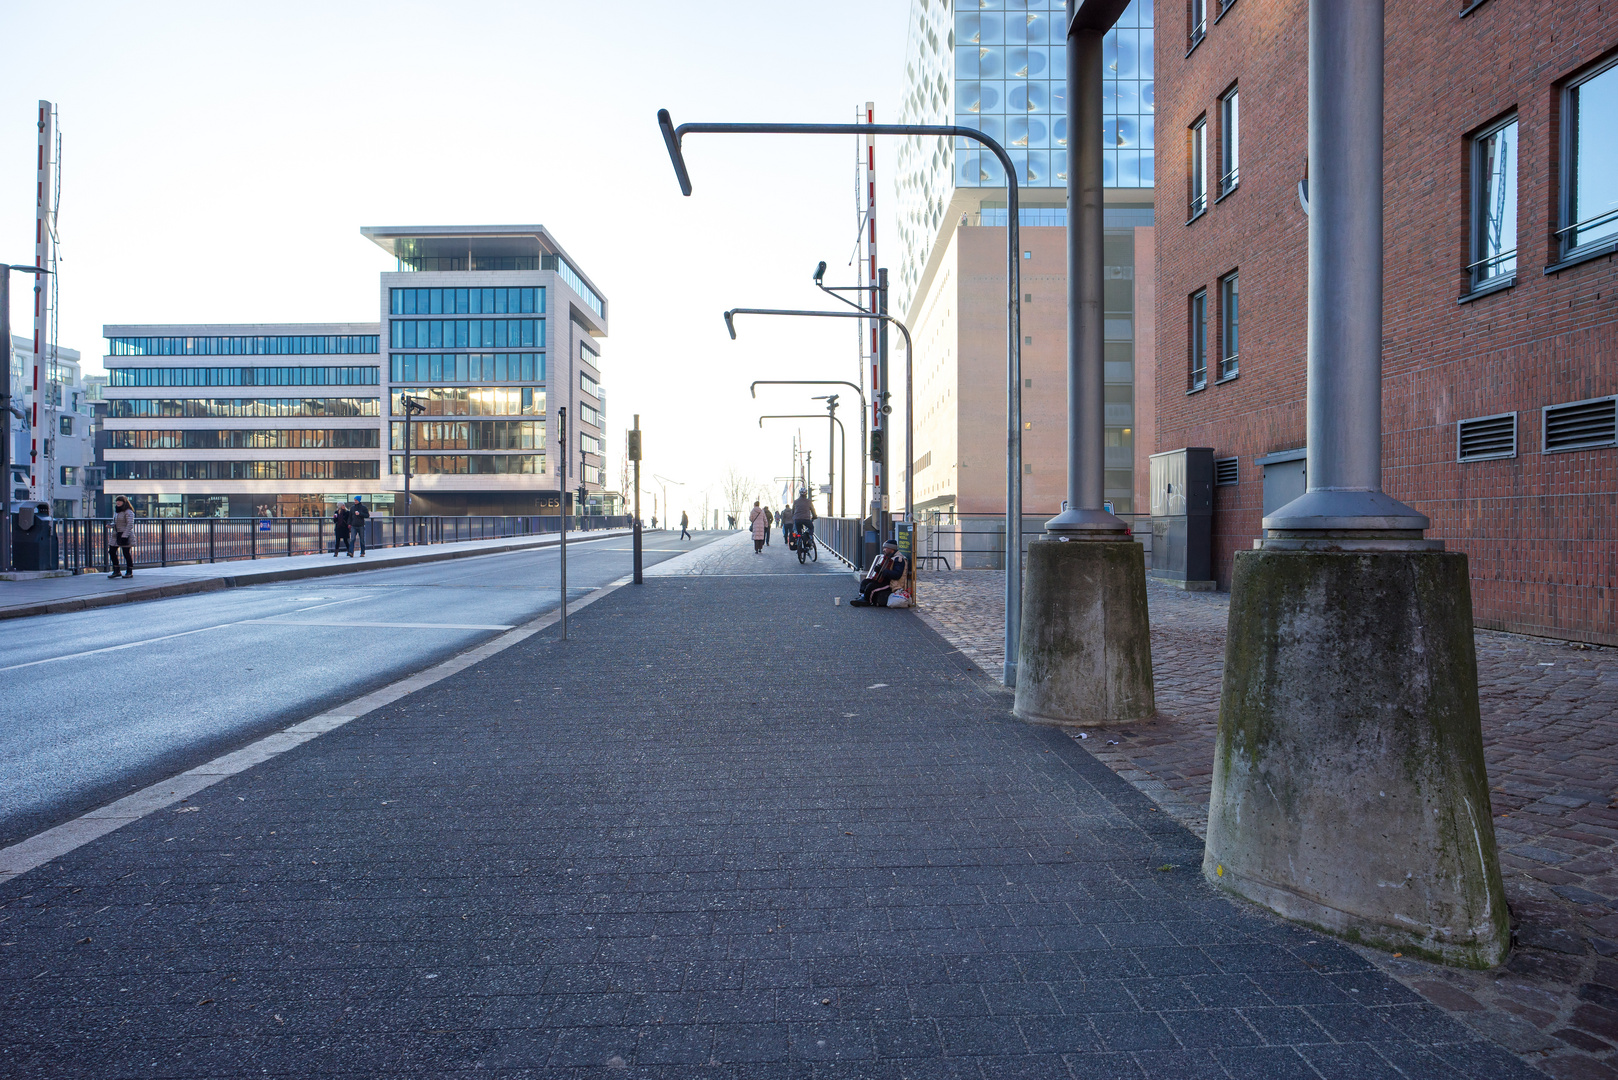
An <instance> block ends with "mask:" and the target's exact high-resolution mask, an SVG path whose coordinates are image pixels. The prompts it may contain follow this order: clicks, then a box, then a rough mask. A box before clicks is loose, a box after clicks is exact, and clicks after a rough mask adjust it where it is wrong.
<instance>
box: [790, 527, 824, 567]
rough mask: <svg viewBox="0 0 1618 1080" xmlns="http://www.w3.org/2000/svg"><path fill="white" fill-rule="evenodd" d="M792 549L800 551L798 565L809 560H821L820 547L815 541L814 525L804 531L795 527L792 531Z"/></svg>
mask: <svg viewBox="0 0 1618 1080" xmlns="http://www.w3.org/2000/svg"><path fill="white" fill-rule="evenodd" d="M791 546H792V550H793V551H796V552H797V553H798V565H799V566H802V565H803V564H804V563H805V562H806V561H807V562H819V561H820V548H819V545H817V544H816V543H815V533H814V527H813V526H810V527H809V528H808V529H806V530H804V531H803V532H799V531H798V530H796V529H794V530H793V532H792V545H791Z"/></svg>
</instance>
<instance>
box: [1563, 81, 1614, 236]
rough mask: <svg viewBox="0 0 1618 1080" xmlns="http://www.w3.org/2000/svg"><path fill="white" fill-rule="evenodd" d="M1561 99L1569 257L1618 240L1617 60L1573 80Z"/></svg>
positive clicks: (1566, 229) (1564, 208)
mask: <svg viewBox="0 0 1618 1080" xmlns="http://www.w3.org/2000/svg"><path fill="white" fill-rule="evenodd" d="M1563 95H1564V96H1563V101H1562V162H1561V164H1562V213H1561V218H1562V221H1561V228H1559V229H1558V230H1557V233H1556V235H1557V237H1558V239H1560V241H1561V257H1562V258H1564V259H1567V258H1572V257H1574V256H1578V255H1583V254H1585V253H1587V252H1592V253H1593V252H1598V251H1606V250H1610V249H1611V248H1612V247H1614V246H1615V244H1618V59H1615V60H1610V61H1608V62H1607V64H1606V65H1605V66H1603V67H1600V68H1597V69H1596V70H1595V71H1592V72H1590V73H1589V74H1587V75H1583V76H1580V77H1579V78H1578V79H1576V80H1574V81H1573V82H1571V83H1569V84H1568V86H1567V88H1566V89H1565V90H1564V91H1563Z"/></svg>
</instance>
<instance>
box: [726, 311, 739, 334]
mask: <svg viewBox="0 0 1618 1080" xmlns="http://www.w3.org/2000/svg"><path fill="white" fill-rule="evenodd" d="M735 314H736V313H735V312H734V311H727V312H725V329H726V330H729V331H730V340H732V341H735V340H736V324H735V322H733V321H732V317H733V316H734V315H735Z"/></svg>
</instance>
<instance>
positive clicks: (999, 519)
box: [916, 510, 1152, 570]
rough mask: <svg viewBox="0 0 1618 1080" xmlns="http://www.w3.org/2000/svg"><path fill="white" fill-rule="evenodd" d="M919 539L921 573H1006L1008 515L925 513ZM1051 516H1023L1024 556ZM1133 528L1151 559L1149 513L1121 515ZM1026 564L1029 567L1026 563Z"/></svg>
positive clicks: (919, 526)
mask: <svg viewBox="0 0 1618 1080" xmlns="http://www.w3.org/2000/svg"><path fill="white" fill-rule="evenodd" d="M919 516H920V519H921V520H920V521H919V522H918V523H917V524H918V532H919V534H920V535H919V536H918V537H917V538H916V567H917V569H919V570H929V569H931V570H1004V569H1005V568H1006V516H1005V515H1004V514H957V513H943V512H940V511H936V510H929V511H924V512H923V513H922V514H920V515H919ZM1054 516H1055V515H1054V514H1052V513H1043V514H1024V515H1023V519H1022V543H1023V555H1024V558H1025V559H1026V557H1027V554H1028V545H1029V544H1031V543H1033V542H1034V541H1035V540H1038V539H1040V538H1041V537H1043V536H1044V535H1045V522H1047V521H1049V520H1050V519H1051V518H1052V517H1054ZM1118 516H1119V517H1120V518H1122V519H1123V520H1124V522H1125V523H1126V524H1128V525H1129V526H1130V529H1131V530H1132V532H1133V536H1134V539H1135V540H1136V541H1137V542H1139V543H1142V544H1144V545H1145V546H1146V552H1147V557H1148V559H1150V556H1151V548H1152V518H1151V515H1150V514H1119V515H1118ZM1025 565H1026V564H1025Z"/></svg>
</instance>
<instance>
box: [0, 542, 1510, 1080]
mask: <svg viewBox="0 0 1618 1080" xmlns="http://www.w3.org/2000/svg"><path fill="white" fill-rule="evenodd" d="M700 557H701V558H702V559H704V560H707V559H710V558H713V553H712V552H710V553H706V554H704V555H702V556H700ZM744 558H746V559H753V558H755V557H754V556H753V555H752V554H751V552H750V551H748V552H747V553H746V554H745V556H744ZM759 565H761V566H762V565H763V564H762V563H759ZM717 569H719V570H721V571H722V570H723V569H724V563H723V561H720V562H719V563H717ZM796 569H797V568H796V564H795V562H794V564H793V565H792V569H791V570H790V571H787V572H785V573H783V574H781V576H765V575H762V574H753V575H751V576H742V575H726V576H723V577H681V576H676V575H670V576H666V577H658V578H652V579H650V580H648V582H647V584H646V585H644V586H641V587H625V588H621V589H619V590H617V591H616V592H613V593H612V594H611V595H608V596H606V597H603V598H602V599H600V600H599V601H597V602H596V603H595V604H593V605H591V606H590V607H588V608H586V609H584V610H583V611H581V612H579V613H578V614H577V615H575V616H574V617H573V618H572V619H571V620H570V636H571V640H570V641H568V642H561V641H558V640H557V639H556V638H555V636H554V633H550V632H542V633H540V634H536V635H534V636H533V637H530V638H528V639H527V640H525V641H523V642H521V643H520V644H517V645H514V646H512V647H511V648H509V649H507V650H506V651H504V652H501V653H499V654H497V655H494V656H492V657H489V658H487V659H485V660H484V661H482V662H480V663H478V664H476V665H473V666H470V667H468V668H466V669H465V670H463V671H461V672H460V673H458V674H455V675H452V676H449V677H448V678H445V679H444V680H442V681H440V682H437V683H435V684H433V685H432V686H430V687H428V688H426V689H424V690H421V691H419V692H417V693H415V694H412V695H410V696H408V697H405V698H402V699H400V700H399V701H397V702H395V703H394V704H392V705H389V706H385V707H383V708H381V709H379V710H377V711H376V712H373V713H370V714H367V715H365V716H362V717H360V718H359V719H356V720H354V721H353V722H351V723H349V724H347V725H346V726H344V727H341V728H339V729H337V730H335V731H333V732H332V733H330V734H328V735H326V736H323V737H321V738H319V739H316V740H314V741H311V742H308V743H305V744H303V745H302V746H300V747H298V748H297V749H294V750H291V751H289V752H287V753H286V754H284V755H282V756H280V757H278V758H276V759H274V760H273V761H270V762H267V763H265V764H264V765H261V766H259V767H257V768H254V769H252V770H250V771H248V772H246V773H242V774H240V775H238V776H235V777H232V778H230V779H228V780H225V781H223V782H221V783H219V784H218V785H216V786H214V787H211V788H209V789H208V790H206V791H204V792H202V793H200V794H198V795H196V796H193V797H192V798H191V799H190V800H189V802H188V803H186V804H185V805H183V806H181V807H178V808H177V809H176V811H175V812H163V813H160V814H157V815H154V816H152V817H148V818H146V819H143V820H141V821H138V822H135V823H133V824H131V825H128V826H126V827H125V828H123V829H121V830H119V831H117V832H114V833H112V834H110V835H108V836H105V837H103V838H102V839H100V840H97V841H95V842H93V843H91V844H88V845H86V846H85V847H82V848H80V849H78V850H77V851H75V852H73V853H72V854H70V855H68V856H64V857H63V858H61V859H59V860H57V861H56V862H54V863H51V864H48V865H47V866H44V867H41V868H40V869H38V870H36V871H34V872H32V873H29V874H27V875H24V876H21V877H18V878H16V879H14V880H13V881H11V882H8V883H6V884H5V885H0V1075H5V1076H46V1075H50V1076H72V1075H88V1076H97V1077H121V1076H131V1077H133V1076H140V1077H160V1076H163V1077H169V1076H176V1077H177V1076H186V1077H191V1076H239V1075H243V1074H246V1073H253V1074H255V1075H258V1074H263V1075H283V1076H309V1075H316V1074H319V1075H352V1076H393V1075H432V1076H443V1075H450V1074H455V1073H463V1072H464V1073H472V1072H476V1073H478V1074H480V1075H484V1074H488V1075H498V1076H538V1077H565V1078H583V1077H598V1076H620V1075H622V1076H631V1077H669V1078H674V1077H679V1078H688V1077H714V1078H728V1080H742V1078H747V1080H755V1078H772V1077H827V1078H845V1077H846V1078H856V1077H857V1078H860V1080H867V1078H876V1080H882V1078H886V1077H927V1078H933V1077H979V1078H989V1077H1013V1076H1021V1077H1040V1078H1047V1077H1064V1076H1071V1077H1079V1078H1086V1080H1091V1078H1109V1077H1136V1078H1145V1077H1152V1078H1169V1080H1173V1078H1181V1077H1184V1078H1192V1077H1196V1078H1202V1077H1229V1078H1241V1080H1265V1078H1290V1077H1309V1078H1314V1080H1332V1078H1339V1077H1341V1078H1345V1080H1346V1078H1350V1077H1352V1078H1356V1080H1357V1078H1361V1077H1397V1076H1404V1077H1409V1078H1418V1077H1419V1078H1445V1080H1450V1078H1456V1077H1478V1078H1483V1077H1488V1078H1518V1080H1527V1078H1530V1077H1532V1075H1533V1073H1532V1072H1531V1070H1529V1069H1527V1067H1525V1066H1524V1065H1523V1064H1522V1063H1521V1062H1520V1061H1519V1060H1518V1059H1517V1058H1516V1057H1514V1056H1513V1055H1511V1054H1509V1053H1507V1052H1506V1051H1505V1050H1503V1049H1501V1048H1500V1047H1499V1046H1498V1045H1496V1044H1495V1043H1494V1042H1491V1041H1489V1040H1488V1039H1485V1038H1482V1037H1480V1036H1478V1035H1477V1034H1476V1032H1474V1031H1473V1030H1472V1029H1471V1028H1470V1027H1468V1026H1467V1025H1465V1024H1462V1023H1459V1022H1457V1021H1456V1020H1454V1019H1453V1018H1451V1017H1450V1016H1447V1015H1446V1014H1445V1013H1444V1012H1443V1011H1442V1010H1440V1009H1437V1008H1434V1007H1433V1006H1432V1005H1430V1004H1428V1003H1426V1002H1424V1001H1422V1000H1421V998H1420V997H1418V996H1417V995H1416V994H1414V993H1412V992H1411V991H1410V990H1409V989H1407V988H1406V987H1404V986H1402V985H1400V984H1399V983H1398V982H1397V981H1395V980H1393V979H1390V978H1388V977H1387V976H1386V975H1385V974H1383V973H1382V972H1379V971H1377V970H1376V969H1375V968H1374V967H1373V966H1372V965H1371V964H1369V963H1368V962H1367V961H1366V960H1365V959H1364V958H1362V957H1361V956H1360V955H1359V954H1358V953H1357V952H1356V951H1355V950H1353V949H1350V948H1348V947H1346V946H1344V945H1341V944H1339V943H1337V942H1334V941H1331V940H1329V939H1325V938H1322V937H1320V936H1319V935H1317V934H1314V933H1312V932H1308V931H1305V930H1302V929H1300V928H1297V927H1293V926H1289V925H1287V924H1285V923H1282V922H1280V921H1279V920H1276V919H1274V918H1271V917H1269V916H1268V915H1266V914H1264V913H1262V912H1258V911H1256V910H1253V909H1250V908H1246V907H1244V906H1242V905H1239V904H1236V903H1234V902H1232V901H1230V900H1229V899H1227V898H1225V897H1223V896H1222V895H1220V894H1218V893H1217V892H1216V891H1215V890H1213V889H1212V888H1211V887H1210V886H1209V885H1208V884H1207V883H1206V882H1204V881H1203V880H1202V877H1201V875H1200V873H1199V872H1198V865H1199V862H1200V843H1199V841H1198V839H1197V837H1196V836H1195V834H1194V833H1192V832H1190V831H1188V830H1187V829H1185V828H1184V827H1183V826H1182V825H1180V824H1179V823H1178V822H1176V821H1175V820H1174V819H1173V817H1172V816H1171V815H1169V814H1167V813H1164V812H1162V811H1161V810H1160V809H1159V808H1158V807H1157V806H1155V805H1153V804H1152V802H1151V801H1150V800H1148V799H1147V798H1146V797H1145V796H1144V795H1142V794H1141V793H1140V792H1139V791H1137V790H1135V789H1134V788H1132V787H1131V786H1129V785H1128V784H1127V783H1125V782H1124V781H1123V780H1121V779H1120V778H1119V777H1117V776H1116V775H1115V774H1114V773H1113V772H1111V771H1110V770H1109V769H1108V768H1107V767H1106V766H1104V765H1102V764H1101V763H1100V762H1099V761H1098V760H1097V759H1096V758H1095V757H1093V756H1091V755H1090V754H1088V753H1086V752H1085V750H1084V749H1083V746H1082V745H1081V744H1080V743H1078V742H1076V741H1075V740H1072V739H1070V738H1068V737H1067V736H1066V735H1064V734H1063V733H1061V732H1059V731H1054V730H1051V729H1044V728H1033V727H1029V726H1027V725H1024V724H1022V723H1020V722H1018V721H1016V720H1014V719H1012V718H1011V717H1010V716H1009V713H1008V708H1007V707H1008V704H1009V701H1008V696H1007V694H1006V693H1005V691H1004V690H1003V689H1002V688H1000V687H998V686H997V685H996V684H995V683H994V682H993V681H992V680H990V679H987V678H985V677H984V676H982V675H981V674H980V673H978V672H977V671H976V670H975V668H973V666H972V665H971V664H970V663H969V662H968V661H967V660H966V659H965V658H964V657H962V656H961V654H960V653H959V652H957V651H956V650H954V649H953V648H951V647H950V646H949V645H948V644H947V643H946V642H945V641H944V640H942V639H941V638H939V637H938V636H937V635H936V634H934V633H933V632H931V631H930V630H929V629H927V627H926V626H925V625H924V624H923V623H922V621H921V620H919V619H917V618H916V617H915V615H914V614H913V613H911V612H902V611H881V610H860V609H851V608H849V607H848V606H847V605H846V603H845V604H844V605H843V606H842V607H835V606H834V605H833V600H834V598H835V597H837V596H846V595H847V594H848V593H849V591H850V590H851V587H852V586H851V583H850V582H849V581H848V580H847V578H846V576H843V577H841V578H839V577H838V576H835V575H822V574H816V573H805V574H797V573H796V572H795V571H796Z"/></svg>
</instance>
